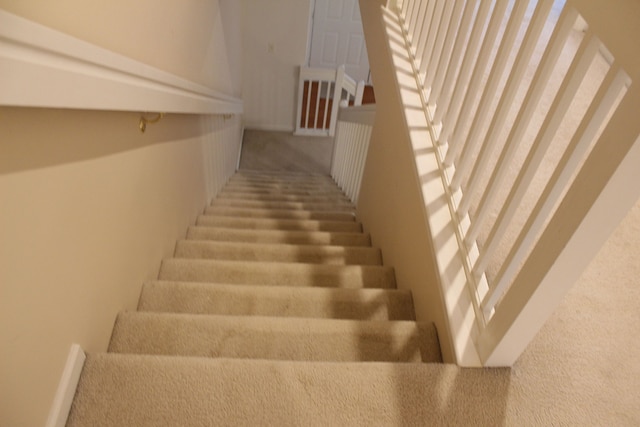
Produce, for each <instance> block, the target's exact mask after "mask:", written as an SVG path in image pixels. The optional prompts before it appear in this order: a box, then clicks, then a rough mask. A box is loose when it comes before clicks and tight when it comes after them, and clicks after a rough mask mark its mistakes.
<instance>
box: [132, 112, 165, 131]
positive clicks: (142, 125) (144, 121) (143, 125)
mask: <svg viewBox="0 0 640 427" xmlns="http://www.w3.org/2000/svg"><path fill="white" fill-rule="evenodd" d="M163 117H164V113H158V117H155V118H153V119H147V118H146V117H145V116H144V113H143V114H141V115H140V123H139V124H138V128H139V129H140V132H142V133H144V131H145V130H147V123H158V122H159V121H160V119H161V118H163Z"/></svg>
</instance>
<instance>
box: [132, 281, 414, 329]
mask: <svg viewBox="0 0 640 427" xmlns="http://www.w3.org/2000/svg"><path fill="white" fill-rule="evenodd" d="M138 310H140V311H155V312H160V311H164V312H174V313H192V314H234V315H261V316H283V317H330V318H337V319H361V320H414V319H413V300H412V298H411V292H409V291H401V290H397V289H341V288H302V287H290V286H254V285H242V286H238V285H229V284H216V283H194V282H168V281H154V282H148V283H145V285H144V287H143V290H142V294H141V296H140V302H139V304H138Z"/></svg>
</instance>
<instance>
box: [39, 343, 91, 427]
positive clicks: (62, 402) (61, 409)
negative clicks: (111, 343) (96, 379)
mask: <svg viewBox="0 0 640 427" xmlns="http://www.w3.org/2000/svg"><path fill="white" fill-rule="evenodd" d="M86 359H87V356H86V355H85V354H84V351H82V348H80V346H79V345H78V344H73V345H72V346H71V350H70V351H69V356H68V357H67V363H66V364H65V366H64V371H63V372H62V377H61V378H60V383H59V384H58V390H57V391H56V396H55V398H54V399H53V405H52V406H51V411H50V412H49V418H48V419H47V424H45V426H46V427H64V426H65V425H66V424H67V418H68V417H69V411H70V410H71V404H72V403H73V397H74V396H75V394H76V388H77V387H78V381H80V374H81V373H82V368H83V367H84V362H85V360H86Z"/></svg>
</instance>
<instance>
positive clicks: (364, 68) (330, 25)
mask: <svg viewBox="0 0 640 427" xmlns="http://www.w3.org/2000/svg"><path fill="white" fill-rule="evenodd" d="M312 31H313V33H312V36H311V59H310V60H309V66H311V67H319V68H337V67H338V66H340V65H342V64H344V65H345V70H346V72H347V74H348V75H349V76H351V77H352V78H354V79H355V80H356V81H360V80H364V81H368V80H369V58H368V57H367V47H366V46H365V41H364V34H363V31H362V20H361V18H360V6H359V5H358V0H315V7H314V12H313V30H312Z"/></svg>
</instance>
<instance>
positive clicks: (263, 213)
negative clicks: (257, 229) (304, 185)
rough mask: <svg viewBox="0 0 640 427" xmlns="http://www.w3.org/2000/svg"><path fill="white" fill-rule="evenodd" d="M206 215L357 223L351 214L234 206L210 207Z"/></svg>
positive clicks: (206, 210) (205, 212)
mask: <svg viewBox="0 0 640 427" xmlns="http://www.w3.org/2000/svg"><path fill="white" fill-rule="evenodd" d="M204 215H226V216H236V217H247V218H274V219H275V218H282V219H315V220H329V221H350V222H354V221H355V215H354V214H353V213H351V212H344V211H342V212H340V211H338V212H331V211H325V212H318V211H305V210H301V209H299V210H291V209H285V210H278V209H261V208H250V207H244V208H243V207H233V206H209V207H207V208H206V209H205V211H204Z"/></svg>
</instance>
